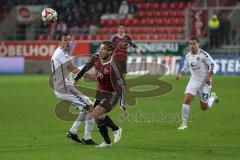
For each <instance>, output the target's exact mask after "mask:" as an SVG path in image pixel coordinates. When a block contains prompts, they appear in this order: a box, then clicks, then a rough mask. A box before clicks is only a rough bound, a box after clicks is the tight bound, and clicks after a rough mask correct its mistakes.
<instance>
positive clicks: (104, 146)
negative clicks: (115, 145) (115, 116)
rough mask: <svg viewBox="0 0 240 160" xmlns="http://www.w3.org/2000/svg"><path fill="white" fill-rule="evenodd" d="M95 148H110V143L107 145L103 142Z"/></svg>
mask: <svg viewBox="0 0 240 160" xmlns="http://www.w3.org/2000/svg"><path fill="white" fill-rule="evenodd" d="M95 147H96V148H106V147H112V143H110V144H107V143H106V142H105V141H104V142H103V143H101V144H99V145H97V146H95Z"/></svg>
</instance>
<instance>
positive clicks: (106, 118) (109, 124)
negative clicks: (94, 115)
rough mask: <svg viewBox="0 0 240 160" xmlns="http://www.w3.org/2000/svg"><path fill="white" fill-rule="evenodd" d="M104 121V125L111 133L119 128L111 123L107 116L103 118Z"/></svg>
mask: <svg viewBox="0 0 240 160" xmlns="http://www.w3.org/2000/svg"><path fill="white" fill-rule="evenodd" d="M104 121H105V123H106V125H107V126H108V127H110V128H111V129H112V130H113V131H116V130H118V129H119V127H118V126H117V125H116V124H115V123H114V122H113V121H112V119H111V118H110V116H109V115H106V116H105V119H104Z"/></svg>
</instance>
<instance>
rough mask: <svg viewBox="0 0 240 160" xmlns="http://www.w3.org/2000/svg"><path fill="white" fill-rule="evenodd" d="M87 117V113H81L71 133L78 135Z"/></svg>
mask: <svg viewBox="0 0 240 160" xmlns="http://www.w3.org/2000/svg"><path fill="white" fill-rule="evenodd" d="M86 115H87V112H85V111H83V112H80V113H79V115H78V117H77V119H76V121H75V122H74V123H73V125H72V127H71V129H70V132H71V133H73V134H77V131H78V128H79V126H80V124H81V123H82V122H83V121H84V120H85V119H86Z"/></svg>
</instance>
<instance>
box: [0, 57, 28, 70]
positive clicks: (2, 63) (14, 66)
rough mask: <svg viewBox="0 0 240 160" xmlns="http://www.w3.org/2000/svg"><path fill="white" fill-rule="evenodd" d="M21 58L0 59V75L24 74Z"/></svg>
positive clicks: (22, 59)
mask: <svg viewBox="0 0 240 160" xmlns="http://www.w3.org/2000/svg"><path fill="white" fill-rule="evenodd" d="M24 64H25V63H24V58H23V57H0V74H22V73H24Z"/></svg>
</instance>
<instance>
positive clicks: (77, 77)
mask: <svg viewBox="0 0 240 160" xmlns="http://www.w3.org/2000/svg"><path fill="white" fill-rule="evenodd" d="M97 56H99V55H97V54H94V55H93V56H92V57H91V58H90V59H89V61H88V62H87V63H86V64H85V65H84V67H83V68H82V69H81V71H80V72H79V73H78V74H77V76H76V77H75V78H74V80H75V83H77V81H78V80H79V79H81V78H82V77H83V76H84V74H85V73H86V72H87V71H89V70H90V69H91V68H92V67H93V66H94V61H95V58H96V57H97Z"/></svg>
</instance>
